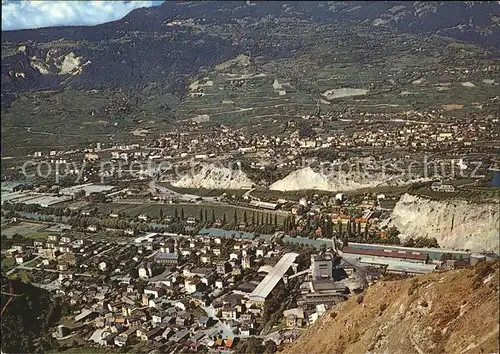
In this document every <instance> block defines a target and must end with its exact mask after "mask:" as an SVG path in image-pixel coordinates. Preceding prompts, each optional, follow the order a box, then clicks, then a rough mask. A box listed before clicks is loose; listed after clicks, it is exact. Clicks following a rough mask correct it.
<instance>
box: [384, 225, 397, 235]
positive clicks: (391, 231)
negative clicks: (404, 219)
mask: <svg viewBox="0 0 500 354" xmlns="http://www.w3.org/2000/svg"><path fill="white" fill-rule="evenodd" d="M387 234H388V235H389V236H392V237H397V236H398V235H399V230H398V229H397V228H396V226H391V227H390V228H389V230H387Z"/></svg>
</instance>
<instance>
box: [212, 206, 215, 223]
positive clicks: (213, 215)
mask: <svg viewBox="0 0 500 354" xmlns="http://www.w3.org/2000/svg"><path fill="white" fill-rule="evenodd" d="M212 222H213V223H214V222H215V210H213V209H212Z"/></svg>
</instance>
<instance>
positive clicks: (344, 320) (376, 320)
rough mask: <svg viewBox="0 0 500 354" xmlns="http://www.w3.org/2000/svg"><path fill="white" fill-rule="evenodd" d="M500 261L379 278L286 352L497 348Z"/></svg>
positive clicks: (483, 350)
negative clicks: (362, 293)
mask: <svg viewBox="0 0 500 354" xmlns="http://www.w3.org/2000/svg"><path fill="white" fill-rule="evenodd" d="M499 265H500V263H498V262H496V263H491V262H483V263H480V264H478V265H476V266H475V267H470V268H467V269H461V270H454V271H442V272H438V273H433V274H429V275H424V276H418V277H415V278H411V279H406V280H393V281H380V282H378V283H377V284H375V285H374V286H373V287H370V288H369V289H368V290H367V291H366V293H365V294H364V295H360V296H357V297H353V298H351V299H349V300H348V301H346V302H344V303H342V304H339V305H337V306H336V307H334V308H332V309H331V310H329V312H327V313H325V314H324V315H323V316H322V318H321V319H320V320H318V321H317V322H316V324H315V325H314V326H313V327H312V328H311V329H310V330H309V331H308V332H306V334H304V335H303V336H302V337H301V338H300V339H299V340H297V341H296V342H294V343H292V344H290V345H288V346H286V347H285V350H284V353H290V354H292V353H309V354H315V353H318V354H319V353H321V354H323V353H367V352H370V353H408V354H409V353H418V354H423V353H444V352H445V353H498V350H499V345H498V343H499V324H498V323H499Z"/></svg>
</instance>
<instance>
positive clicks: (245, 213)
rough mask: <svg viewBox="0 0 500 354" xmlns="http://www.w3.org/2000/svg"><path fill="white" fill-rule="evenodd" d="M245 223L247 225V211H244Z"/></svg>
mask: <svg viewBox="0 0 500 354" xmlns="http://www.w3.org/2000/svg"><path fill="white" fill-rule="evenodd" d="M243 222H244V223H245V224H246V223H247V211H246V210H245V211H243Z"/></svg>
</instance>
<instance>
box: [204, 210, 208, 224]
mask: <svg viewBox="0 0 500 354" xmlns="http://www.w3.org/2000/svg"><path fill="white" fill-rule="evenodd" d="M204 215H205V222H207V221H208V211H207V209H205V213H204Z"/></svg>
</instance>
